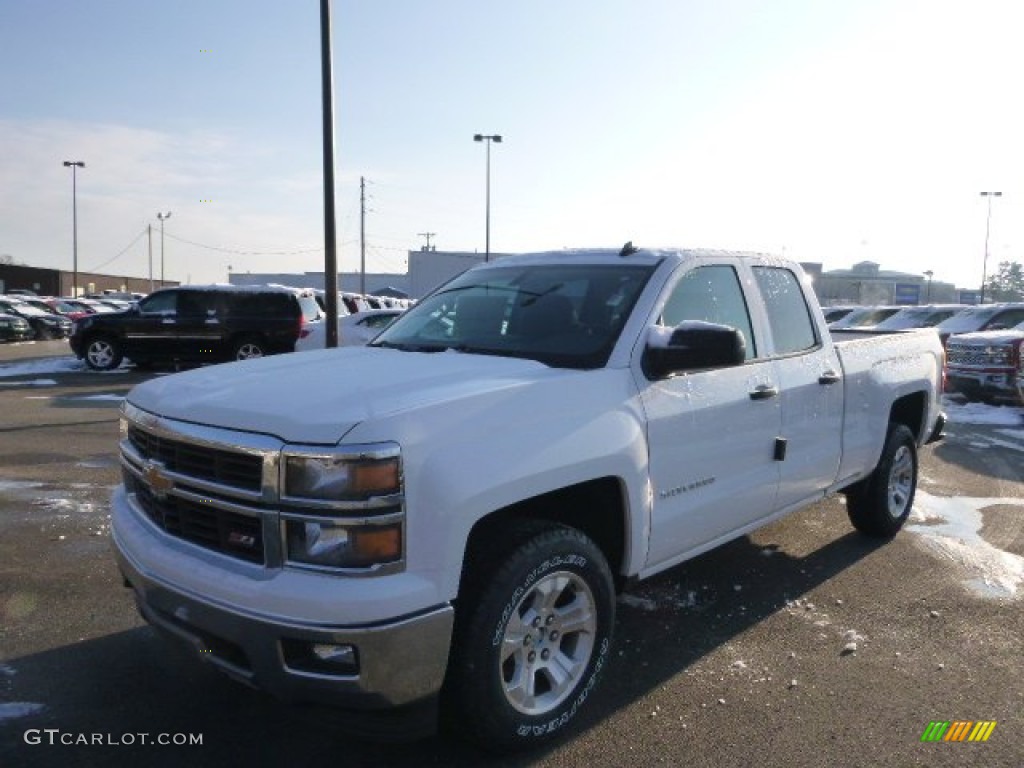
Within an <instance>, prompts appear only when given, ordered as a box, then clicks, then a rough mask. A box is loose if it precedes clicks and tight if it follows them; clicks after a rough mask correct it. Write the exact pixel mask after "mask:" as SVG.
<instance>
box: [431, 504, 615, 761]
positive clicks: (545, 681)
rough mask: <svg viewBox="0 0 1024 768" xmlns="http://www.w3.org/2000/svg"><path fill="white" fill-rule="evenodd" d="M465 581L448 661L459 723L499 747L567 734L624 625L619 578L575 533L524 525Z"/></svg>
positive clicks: (474, 564) (454, 721) (479, 560)
mask: <svg viewBox="0 0 1024 768" xmlns="http://www.w3.org/2000/svg"><path fill="white" fill-rule="evenodd" d="M502 533H503V535H502V537H501V538H502V543H501V544H497V545H496V546H493V547H490V548H487V551H486V552H477V553H474V554H475V558H474V560H471V561H470V563H469V565H468V568H467V571H466V573H465V575H464V583H465V585H466V586H465V587H464V593H463V594H461V595H460V598H459V607H458V613H457V618H456V630H455V643H454V647H453V654H452V660H451V663H450V665H449V688H448V692H449V694H450V698H451V701H450V706H451V709H452V712H451V713H450V714H451V716H452V718H451V725H452V727H453V728H454V729H457V730H458V731H459V732H460V733H462V734H465V735H468V736H469V737H470V738H472V739H473V740H474V741H476V742H477V743H479V744H480V745H482V746H484V747H486V748H489V749H496V750H508V749H517V748H526V747H532V746H534V745H536V744H538V743H539V742H541V741H544V740H546V739H547V738H550V737H551V736H553V735H555V734H557V733H559V732H560V731H561V730H562V729H563V727H564V726H566V725H567V724H569V722H570V721H572V720H573V718H574V717H575V716H576V715H577V714H578V712H579V710H580V709H581V708H582V706H583V704H584V702H586V700H587V698H588V697H589V696H590V694H591V692H592V690H593V688H594V686H595V685H596V683H597V680H598V677H599V673H600V672H601V669H602V667H603V666H604V665H605V663H606V661H607V658H608V654H609V649H610V647H611V637H612V626H613V624H614V620H615V599H614V587H613V584H612V576H611V572H610V570H609V568H608V565H607V563H606V562H605V559H604V556H603V555H602V553H601V551H600V550H599V549H598V548H597V546H596V545H595V544H594V543H593V542H592V541H591V540H590V539H589V538H588V537H587V536H585V535H584V534H583V533H581V532H580V531H578V530H575V529H573V528H566V527H563V526H555V525H551V524H548V523H536V522H532V521H524V522H523V523H520V524H518V525H517V527H516V529H515V530H513V531H507V530H506V531H503V532H502Z"/></svg>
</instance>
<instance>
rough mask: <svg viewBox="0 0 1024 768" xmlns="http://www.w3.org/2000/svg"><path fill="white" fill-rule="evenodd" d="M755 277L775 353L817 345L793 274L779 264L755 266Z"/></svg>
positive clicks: (806, 307) (806, 308) (803, 300)
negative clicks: (766, 313)
mask: <svg viewBox="0 0 1024 768" xmlns="http://www.w3.org/2000/svg"><path fill="white" fill-rule="evenodd" d="M754 279H756V280H757V285H758V288H760V289H761V296H762V297H763V299H764V303H765V308H766V309H767V311H768V324H769V326H770V327H771V329H772V338H773V339H774V340H775V354H777V355H789V354H793V353H795V352H803V351H805V350H808V349H812V348H813V347H815V346H817V344H818V339H817V335H816V334H815V332H814V322H813V320H812V319H811V310H810V307H808V306H807V300H806V299H805V298H804V292H803V290H801V288H800V281H799V280H798V279H797V277H796V275H794V274H793V273H792V272H791V271H790V270H788V269H785V268H782V267H754Z"/></svg>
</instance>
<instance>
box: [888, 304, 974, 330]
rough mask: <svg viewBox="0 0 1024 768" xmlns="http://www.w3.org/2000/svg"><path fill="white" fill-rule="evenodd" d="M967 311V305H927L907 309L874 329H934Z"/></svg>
mask: <svg viewBox="0 0 1024 768" xmlns="http://www.w3.org/2000/svg"><path fill="white" fill-rule="evenodd" d="M965 309H967V305H966V304H925V305H922V306H916V307H905V308H904V309H901V310H900V311H899V312H897V313H895V314H893V315H890V316H889V317H887V318H886V319H885V320H883V321H882V322H880V323H878V324H877V325H875V326H874V327H873V330H876V331H904V330H906V329H908V328H934V327H935V326H936V325H938V324H939V323H941V322H942V321H943V320H946V319H947V318H950V317H952V316H953V315H955V314H956V313H957V312H962V311H963V310H965Z"/></svg>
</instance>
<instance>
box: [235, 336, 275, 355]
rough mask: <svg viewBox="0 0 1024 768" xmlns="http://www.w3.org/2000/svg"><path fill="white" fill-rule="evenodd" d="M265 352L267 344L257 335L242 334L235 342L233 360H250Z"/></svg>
mask: <svg viewBox="0 0 1024 768" xmlns="http://www.w3.org/2000/svg"><path fill="white" fill-rule="evenodd" d="M266 354H267V345H266V343H265V342H264V341H263V339H261V338H260V337H259V336H243V337H242V338H241V339H239V340H238V341H236V342H235V347H234V351H233V352H232V355H231V357H232V359H233V360H252V359H254V358H257V357H263V356H264V355H266Z"/></svg>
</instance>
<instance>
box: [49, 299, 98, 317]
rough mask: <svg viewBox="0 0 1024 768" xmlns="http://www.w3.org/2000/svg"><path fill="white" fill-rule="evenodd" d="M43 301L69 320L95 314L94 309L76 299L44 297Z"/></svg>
mask: <svg viewBox="0 0 1024 768" xmlns="http://www.w3.org/2000/svg"><path fill="white" fill-rule="evenodd" d="M43 303H44V304H46V305H48V306H49V307H50V309H51V310H53V311H54V312H56V313H57V314H60V315H64V316H65V317H67V318H68V319H69V320H71V322H74V321H75V320H80V319H82V318H83V317H88V316H89V315H95V314H96V311H95V310H94V309H92V308H90V307H87V306H86V305H85V304H82V303H80V302H79V301H78V300H77V299H57V298H45V299H43Z"/></svg>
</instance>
